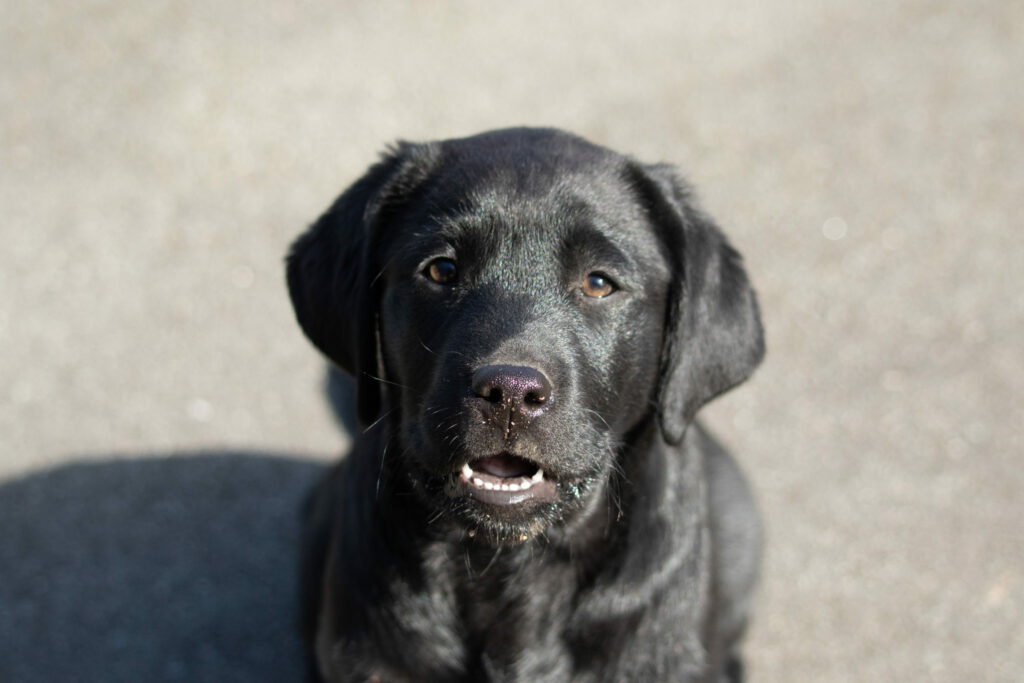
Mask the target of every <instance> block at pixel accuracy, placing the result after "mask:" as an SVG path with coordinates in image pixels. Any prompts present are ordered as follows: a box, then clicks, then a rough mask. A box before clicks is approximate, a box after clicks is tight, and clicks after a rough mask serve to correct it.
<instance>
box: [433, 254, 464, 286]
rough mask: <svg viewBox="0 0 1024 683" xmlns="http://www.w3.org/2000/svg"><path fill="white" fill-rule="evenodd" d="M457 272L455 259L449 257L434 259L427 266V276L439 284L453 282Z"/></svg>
mask: <svg viewBox="0 0 1024 683" xmlns="http://www.w3.org/2000/svg"><path fill="white" fill-rule="evenodd" d="M458 274H459V271H458V268H456V267H455V261H452V260H451V259H450V258H439V259H434V260H433V261H431V262H430V265H428V266H427V277H429V278H430V279H431V280H433V281H434V282H436V283H438V284H440V285H450V284H453V283H454V282H455V278H456V276H457V275H458Z"/></svg>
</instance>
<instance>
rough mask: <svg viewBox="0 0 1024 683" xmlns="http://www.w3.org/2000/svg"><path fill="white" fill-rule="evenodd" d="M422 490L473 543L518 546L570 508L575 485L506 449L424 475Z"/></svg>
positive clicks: (554, 523)
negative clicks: (453, 468) (457, 466)
mask: <svg viewBox="0 0 1024 683" xmlns="http://www.w3.org/2000/svg"><path fill="white" fill-rule="evenodd" d="M424 483H425V484H426V486H424V492H425V493H426V494H427V496H428V497H429V499H430V505H431V506H440V507H441V508H442V509H443V510H445V512H446V513H447V514H446V515H445V516H446V517H448V518H449V519H450V520H451V521H453V522H454V523H455V525H456V528H458V529H459V530H460V533H461V534H464V535H465V537H467V538H469V539H472V542H476V543H484V544H491V545H498V544H518V543H523V542H526V541H529V540H530V539H532V538H536V537H537V536H539V535H541V534H543V533H544V532H545V531H546V530H547V529H549V528H550V527H552V526H553V525H556V524H558V523H559V522H560V520H561V519H562V518H563V515H564V513H565V511H566V510H567V509H568V508H571V507H572V500H573V498H574V497H575V496H577V495H578V493H579V487H577V486H573V485H568V483H567V482H566V481H561V480H559V479H558V478H557V477H556V476H555V475H554V474H553V473H552V472H550V471H547V470H545V469H544V468H543V467H542V466H541V465H539V464H538V463H536V462H533V461H531V460H528V459H526V458H522V457H519V456H516V455H512V454H510V453H507V452H501V453H495V454H491V455H487V456H482V457H477V458H472V459H470V460H469V461H468V462H465V463H463V464H462V465H461V466H460V467H459V468H458V469H457V470H455V471H452V472H447V473H438V474H435V475H432V476H431V475H427V476H426V477H425V482H424Z"/></svg>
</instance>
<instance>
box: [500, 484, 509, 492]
mask: <svg viewBox="0 0 1024 683" xmlns="http://www.w3.org/2000/svg"><path fill="white" fill-rule="evenodd" d="M501 490H502V491H508V490H509V489H508V484H502V485H501Z"/></svg>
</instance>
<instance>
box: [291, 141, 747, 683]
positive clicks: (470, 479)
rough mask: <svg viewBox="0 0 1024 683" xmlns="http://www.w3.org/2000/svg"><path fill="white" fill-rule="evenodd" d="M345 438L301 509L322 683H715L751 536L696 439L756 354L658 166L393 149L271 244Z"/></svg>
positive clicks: (598, 157)
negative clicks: (336, 395) (338, 402)
mask: <svg viewBox="0 0 1024 683" xmlns="http://www.w3.org/2000/svg"><path fill="white" fill-rule="evenodd" d="M288 286H289V289H290V292H291V297H292V302H293V304H294V306H295V311H296V314H297V317H298V321H299V323H300V324H301V326H302V328H303V330H304V331H305V333H306V335H307V336H308V337H309V338H310V339H311V340H312V341H313V343H314V344H315V345H316V346H317V347H319V348H320V350H321V351H323V353H324V354H325V355H326V356H327V357H328V358H329V359H331V360H332V361H334V362H335V363H336V364H337V365H339V366H340V367H341V368H343V369H345V370H346V371H348V372H349V373H351V375H352V376H353V377H354V378H355V381H356V387H357V398H356V404H357V406H356V407H357V413H358V417H359V419H360V421H361V423H362V425H363V427H364V428H363V430H362V432H361V433H360V434H359V435H358V436H357V437H356V438H355V442H354V446H353V448H352V451H351V453H350V454H349V455H348V457H347V458H346V459H345V460H344V461H343V462H342V463H341V464H340V465H338V466H337V467H335V468H334V469H332V470H331V471H330V473H329V474H328V475H327V476H326V477H325V478H324V479H323V481H322V482H321V483H320V485H319V486H318V487H317V489H316V490H315V491H314V493H313V495H312V496H311V498H310V500H309V504H308V508H307V510H306V520H305V527H304V548H303V576H302V580H303V595H302V599H303V609H304V628H305V631H306V636H307V638H308V640H309V643H310V645H311V648H312V650H313V653H314V658H315V664H314V665H313V673H312V677H313V678H314V679H317V680H321V679H322V680H328V681H737V680H740V679H741V678H742V667H741V664H740V660H739V656H738V645H739V641H740V638H741V636H742V634H743V630H744V627H745V625H746V621H747V614H748V608H749V603H750V597H751V592H752V589H753V585H754V583H755V579H756V575H757V572H758V565H759V557H760V543H761V541H760V538H761V536H760V528H759V523H758V517H757V514H756V512H755V509H754V505H753V503H752V500H751V496H750V493H749V491H748V489H747V487H746V484H745V483H744V481H743V478H742V477H741V475H740V473H739V471H738V469H737V468H736V465H735V464H734V462H733V461H732V460H731V458H730V457H729V456H728V455H727V454H726V453H725V452H724V451H723V450H722V449H721V447H719V446H718V445H717V444H716V443H715V441H713V440H712V438H711V437H710V436H708V434H707V433H705V432H704V431H703V430H702V429H701V428H700V427H699V425H696V424H691V423H692V421H693V417H694V414H695V413H696V412H697V410H698V409H699V408H700V407H701V405H703V404H704V403H705V402H707V401H708V400H710V399H711V398H713V397H715V396H717V395H718V394H720V393H722V392H724V391H726V390H727V389H729V388H731V387H733V386H735V385H736V384H738V383H740V382H742V381H743V380H745V379H746V378H747V377H748V376H749V375H750V374H751V372H752V371H753V370H754V368H755V367H756V366H757V365H758V363H759V362H760V360H761V358H762V356H763V353H764V342H763V334H762V328H761V323H760V320H759V313H758V307H757V302H756V300H755V296H754V292H753V290H752V289H751V287H750V285H749V283H748V281H747V276H746V274H745V272H744V270H743V266H742V263H741V259H740V256H739V254H738V253H737V252H736V251H734V250H733V248H732V247H731V246H730V245H729V244H728V242H727V241H726V239H725V237H724V236H723V235H722V233H721V232H719V230H718V229H717V228H716V227H715V225H714V224H713V223H712V222H711V221H710V220H709V219H708V217H706V216H705V215H703V214H702V213H700V212H699V211H698V210H697V209H696V208H695V207H694V205H693V203H692V201H691V198H690V191H689V190H688V188H687V186H686V185H685V184H684V183H683V182H682V181H681V180H680V178H679V177H678V176H677V175H676V173H675V171H674V170H673V168H672V167H670V166H667V165H654V166H650V165H643V164H640V163H638V162H637V161H635V160H633V159H631V158H629V157H626V156H621V155H619V154H616V153H614V152H612V151H610V150H607V149H605V148H602V147H599V146H596V145H593V144H591V143H588V142H586V141H585V140H582V139H580V138H579V137H576V136H573V135H570V134H567V133H564V132H560V131H557V130H547V129H524V128H517V129H510V130H501V131H496V132H490V133H484V134H482V135H477V136H474V137H469V138H464V139H457V140H446V141H443V142H433V143H428V144H410V143H400V144H398V145H397V146H395V147H393V148H392V149H390V150H389V151H388V152H387V153H386V154H384V156H383V158H382V159H381V161H379V162H378V163H377V164H376V165H374V166H373V167H371V168H370V169H369V170H368V171H367V172H366V174H365V175H364V176H363V177H362V178H360V179H359V180H358V181H356V183H355V184H354V185H352V186H351V187H350V188H349V189H348V190H347V191H346V192H345V193H344V194H342V195H341V197H340V198H339V199H338V200H337V201H336V202H335V203H334V205H333V206H332V207H331V208H330V209H329V210H328V211H327V212H326V213H325V214H324V215H323V216H322V217H321V218H320V219H319V220H318V221H317V222H316V223H315V224H314V225H313V226H312V228H310V229H309V231H308V232H306V233H305V234H304V235H302V236H301V237H300V238H299V239H298V240H297V241H296V242H295V244H294V246H293V248H292V251H291V254H290V256H289V257H288Z"/></svg>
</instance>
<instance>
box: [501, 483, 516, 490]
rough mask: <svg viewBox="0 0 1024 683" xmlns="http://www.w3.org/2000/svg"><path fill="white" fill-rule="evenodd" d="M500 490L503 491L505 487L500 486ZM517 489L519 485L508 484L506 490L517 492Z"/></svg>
mask: <svg viewBox="0 0 1024 683" xmlns="http://www.w3.org/2000/svg"><path fill="white" fill-rule="evenodd" d="M501 488H502V489H504V488H505V487H504V486H502V487H501ZM519 488H520V487H519V484H509V485H508V490H509V491H518V490H519Z"/></svg>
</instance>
